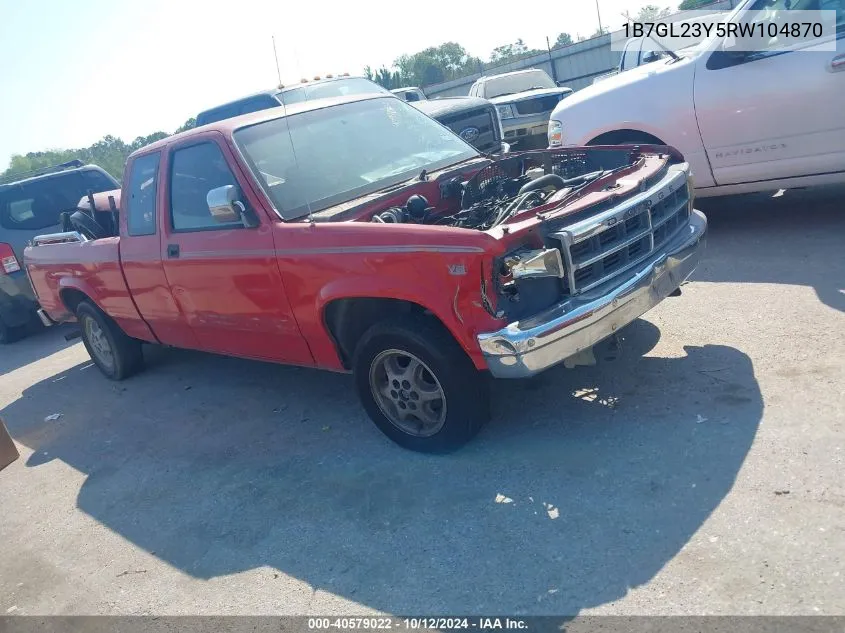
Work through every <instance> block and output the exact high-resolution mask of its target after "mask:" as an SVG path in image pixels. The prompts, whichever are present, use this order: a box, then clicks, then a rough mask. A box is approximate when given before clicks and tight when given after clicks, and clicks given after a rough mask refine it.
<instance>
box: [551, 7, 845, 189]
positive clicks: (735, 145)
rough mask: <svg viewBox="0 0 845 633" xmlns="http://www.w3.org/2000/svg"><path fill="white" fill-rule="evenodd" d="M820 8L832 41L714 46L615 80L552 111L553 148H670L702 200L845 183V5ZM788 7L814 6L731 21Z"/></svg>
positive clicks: (738, 16) (738, 12) (739, 11)
mask: <svg viewBox="0 0 845 633" xmlns="http://www.w3.org/2000/svg"><path fill="white" fill-rule="evenodd" d="M822 2H823V5H824V6H823V8H833V9H836V11H837V32H836V34H835V35H830V36H825V37H824V38H819V39H816V40H813V41H810V42H804V43H802V44H798V45H793V46H789V47H786V48H784V47H783V44H778V43H777V42H776V41H772V42H770V46H771V50H762V51H757V52H751V53H740V52H737V51H733V50H731V49H730V48H728V46H729V45H730V42H725V41H723V40H720V39H717V38H713V39H712V40H708V41H705V42H703V43H702V44H701V45H700V46H698V47H695V49H693V50H691V51H688V50H685V51H680V55H675V57H667V58H665V59H662V60H660V61H657V62H653V63H650V64H645V65H643V66H639V67H638V68H633V69H631V70H628V71H626V72H624V73H620V74H619V75H617V76H615V77H610V78H608V79H605V80H604V81H601V82H599V83H596V84H594V85H592V86H589V87H587V88H585V89H583V90H581V91H580V92H576V93H575V94H573V95H572V96H570V97H569V98H567V99H565V100H563V101H561V102H560V103H559V104H558V105H557V107H556V108H555V110H554V112H552V115H551V120H550V121H549V129H548V140H549V146H550V147H552V148H554V147H560V146H565V145H598V144H618V143H659V144H668V145H672V146H674V147H676V148H677V149H679V150H680V151H681V152H682V153H683V154H684V157H685V158H686V160H687V161H688V162H689V163H690V166H691V168H692V171H693V175H694V177H695V184H696V193H697V195H699V196H707V195H721V194H730V193H743V192H751V191H766V190H773V189H780V188H790V187H801V186H811V185H818V184H830V183H838V182H845V0H822ZM804 5H806V6H804ZM786 6H791V8H792V9H815V8H818V6H819V0H792V1H791V2H790V0H774V1H772V0H748V1H747V2H745V3H744V4H742V5H741V6H740V7H738V8H737V10H736V11H735V12H734V14H733V15H732V16H731V18H730V19H731V20H741V19H742V16H743V14H744V13H745V12H748V11H757V10H760V9H763V8H768V11H769V12H770V13H769V14H770V15H772V16H775V17H776V16H777V13H779V12H780V10H785V7H786ZM780 17H781V18H782V17H783V16H780ZM832 41H833V43H834V45H835V47H836V50H835V51H834V50H830V48H831V43H832ZM825 49H827V50H825Z"/></svg>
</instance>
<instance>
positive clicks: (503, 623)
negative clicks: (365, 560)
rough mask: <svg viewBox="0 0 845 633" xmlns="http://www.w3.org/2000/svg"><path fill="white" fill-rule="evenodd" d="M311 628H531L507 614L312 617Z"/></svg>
mask: <svg viewBox="0 0 845 633" xmlns="http://www.w3.org/2000/svg"><path fill="white" fill-rule="evenodd" d="M308 628H309V629H311V630H315V631H321V630H322V631H328V630H332V629H341V630H350V629H354V630H368V631H376V630H382V631H385V630H399V631H415V630H426V629H439V630H476V631H505V630H511V631H519V630H527V629H528V623H527V622H526V621H525V620H523V619H520V618H505V617H471V618H470V617H453V618H450V617H430V618H429V617H413V618H405V617H390V616H385V617H329V618H308Z"/></svg>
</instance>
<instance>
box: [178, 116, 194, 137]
mask: <svg viewBox="0 0 845 633" xmlns="http://www.w3.org/2000/svg"><path fill="white" fill-rule="evenodd" d="M196 126H197V120H196V119H195V118H194V117H191V118H190V119H188V120H187V121H185V122H184V123H183V124H182V125H180V126H179V127H177V128H176V131H175V132H174V134H179V132H185V131H186V130H190V129H192V128H195V127H196Z"/></svg>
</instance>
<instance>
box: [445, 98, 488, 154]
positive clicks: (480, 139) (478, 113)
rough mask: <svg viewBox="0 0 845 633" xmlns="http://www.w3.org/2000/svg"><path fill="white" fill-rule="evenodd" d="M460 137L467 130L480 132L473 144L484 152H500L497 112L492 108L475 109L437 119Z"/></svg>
mask: <svg viewBox="0 0 845 633" xmlns="http://www.w3.org/2000/svg"><path fill="white" fill-rule="evenodd" d="M437 120H438V121H440V123H442V124H443V125H445V126H446V127H448V128H449V129H450V130H452V131H453V132H454V133H455V134H457V135H458V136H460V134H461V132H463V131H464V130H466V129H467V128H475V129H477V130H478V136H477V137H476V138H475V140H473V141H471V144H472V145H473V146H474V147H475V148H476V149H479V150H480V151H482V152H494V151H498V150H499V143H500V141H499V134H498V132H499V130H498V121H497V120H496V117H495V111H494V110H493V109H492V108H475V109H473V110H467V111H466V112H457V113H455V114H450V115H447V116H443V117H438V119H437Z"/></svg>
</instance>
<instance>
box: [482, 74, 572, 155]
mask: <svg viewBox="0 0 845 633" xmlns="http://www.w3.org/2000/svg"><path fill="white" fill-rule="evenodd" d="M570 94H572V89H571V88H565V87H559V86H558V85H557V84H555V82H554V81H553V80H552V78H551V77H549V76H548V75H547V74H546V72H545V71H544V70H542V69H539V68H529V69H526V70H517V71H515V72H511V73H504V74H501V75H493V76H491V77H481V78H479V79H477V80H476V81H475V83H473V84H472V86H471V87H470V89H469V96H471V97H481V98H482V99H488V100H490V101H491V102H492V103H493V105H495V106H496V109H497V110H498V112H499V119H500V120H501V121H502V131H503V138H504V140H505V142H506V143H510V144H511V145H517V144H518V146H519V149H531V148H536V147H545V146H546V132H547V131H548V128H549V115H551V113H552V110H554V108H555V106H556V105H557V104H558V103H559V102H560V101H561V99H563V98H565V97H568V96H569V95H570Z"/></svg>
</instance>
